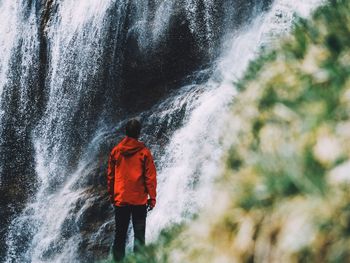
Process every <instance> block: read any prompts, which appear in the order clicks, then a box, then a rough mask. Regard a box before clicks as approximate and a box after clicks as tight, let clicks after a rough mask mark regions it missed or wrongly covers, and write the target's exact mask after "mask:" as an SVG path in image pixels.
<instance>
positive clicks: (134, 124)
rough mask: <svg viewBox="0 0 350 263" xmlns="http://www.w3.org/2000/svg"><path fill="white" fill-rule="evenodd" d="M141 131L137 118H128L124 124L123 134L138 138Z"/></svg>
mask: <svg viewBox="0 0 350 263" xmlns="http://www.w3.org/2000/svg"><path fill="white" fill-rule="evenodd" d="M140 132H141V123H140V121H139V120H137V119H131V120H129V121H128V122H127V123H126V125H125V134H126V136H128V137H132V138H134V139H138V138H139V136H140Z"/></svg>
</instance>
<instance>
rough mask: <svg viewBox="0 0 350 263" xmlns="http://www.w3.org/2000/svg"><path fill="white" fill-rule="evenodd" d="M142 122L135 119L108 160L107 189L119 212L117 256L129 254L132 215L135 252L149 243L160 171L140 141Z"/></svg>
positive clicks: (114, 256)
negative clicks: (149, 224) (149, 221)
mask: <svg viewBox="0 0 350 263" xmlns="http://www.w3.org/2000/svg"><path fill="white" fill-rule="evenodd" d="M140 132H141V123H140V122H139V121H138V120H137V119H131V120H129V121H128V122H127V123H126V126H125V135H126V136H125V138H124V139H123V140H122V141H121V142H120V143H119V144H118V145H117V146H115V147H114V148H113V149H112V151H111V153H110V156H109V159H108V169H107V190H108V194H109V198H110V201H111V202H112V204H113V205H114V212H115V238H114V243H113V258H114V260H116V261H120V260H122V259H123V258H124V256H125V243H126V236H127V230H128V226H129V221H130V218H131V219H132V225H133V229H134V252H137V251H138V249H139V248H140V247H141V246H143V245H144V244H145V230H146V215H147V210H151V209H153V208H154V207H155V205H156V195H157V191H156V188H157V172H156V167H155V165H154V161H153V157H152V154H151V152H150V150H149V149H148V148H147V147H146V146H145V145H144V144H143V143H142V142H140V141H139V140H138V138H139V136H140Z"/></svg>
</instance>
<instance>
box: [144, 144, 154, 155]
mask: <svg viewBox="0 0 350 263" xmlns="http://www.w3.org/2000/svg"><path fill="white" fill-rule="evenodd" d="M142 151H143V152H144V153H145V155H152V153H151V150H150V149H149V148H148V147H147V146H146V145H145V147H144V148H143V149H142Z"/></svg>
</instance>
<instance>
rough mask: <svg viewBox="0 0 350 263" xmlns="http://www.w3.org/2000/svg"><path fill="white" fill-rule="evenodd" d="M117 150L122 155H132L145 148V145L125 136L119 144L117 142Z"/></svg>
mask: <svg viewBox="0 0 350 263" xmlns="http://www.w3.org/2000/svg"><path fill="white" fill-rule="evenodd" d="M117 148H118V151H119V152H120V153H121V154H122V155H133V154H135V153H136V152H138V151H140V150H142V149H143V148H145V145H144V144H143V143H142V142H140V141H138V140H136V139H134V138H131V137H128V136H126V137H125V138H124V139H123V140H122V141H121V142H120V143H119V144H118V147H117Z"/></svg>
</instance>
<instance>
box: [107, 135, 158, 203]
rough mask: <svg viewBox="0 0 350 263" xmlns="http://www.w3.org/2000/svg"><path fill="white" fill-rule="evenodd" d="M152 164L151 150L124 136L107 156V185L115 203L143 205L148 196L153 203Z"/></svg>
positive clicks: (155, 184)
mask: <svg viewBox="0 0 350 263" xmlns="http://www.w3.org/2000/svg"><path fill="white" fill-rule="evenodd" d="M156 176H157V174H156V167H155V165H154V162H153V157H152V154H151V152H150V151H149V150H148V149H147V147H146V146H145V145H144V144H143V143H142V142H139V141H138V140H136V139H134V138H131V137H128V136H126V137H125V138H124V139H123V140H122V141H121V142H120V143H119V144H118V145H117V146H115V147H114V148H113V150H112V152H111V154H110V156H109V160H108V171H107V184H108V193H109V196H110V199H111V201H112V202H113V203H114V205H116V206H124V205H144V204H146V203H147V199H148V195H149V198H150V199H151V206H152V207H154V206H155V204H156V195H157V193H156V187H157V179H156Z"/></svg>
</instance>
